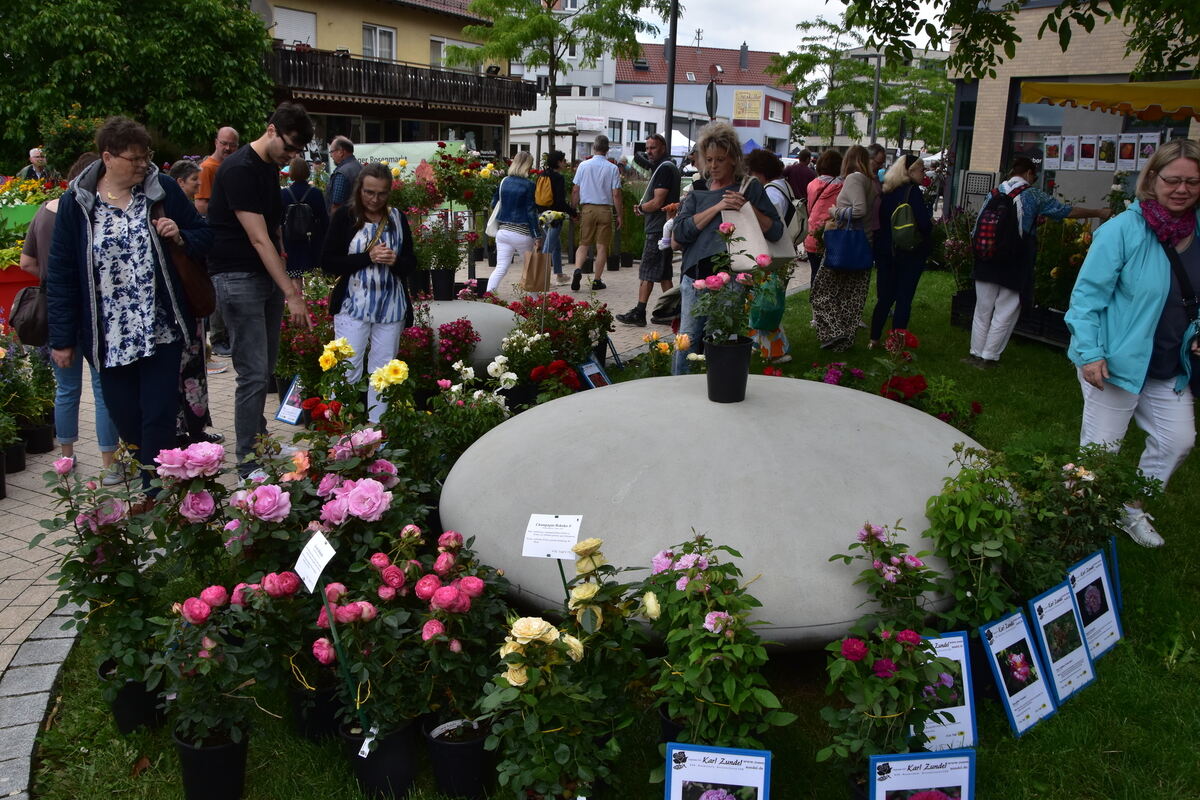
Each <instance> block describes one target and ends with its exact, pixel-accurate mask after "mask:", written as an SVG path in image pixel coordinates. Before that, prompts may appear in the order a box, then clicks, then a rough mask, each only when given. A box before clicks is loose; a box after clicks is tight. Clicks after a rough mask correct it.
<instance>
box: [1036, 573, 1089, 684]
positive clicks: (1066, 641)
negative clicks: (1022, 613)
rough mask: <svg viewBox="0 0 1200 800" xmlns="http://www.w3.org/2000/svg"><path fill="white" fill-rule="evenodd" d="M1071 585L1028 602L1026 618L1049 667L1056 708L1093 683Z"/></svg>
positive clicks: (1060, 587) (1064, 584)
mask: <svg viewBox="0 0 1200 800" xmlns="http://www.w3.org/2000/svg"><path fill="white" fill-rule="evenodd" d="M1071 595H1072V593H1071V585H1070V584H1069V583H1068V582H1067V581H1063V582H1062V583H1060V584H1059V585H1058V586H1055V587H1054V588H1052V589H1050V591H1048V592H1045V593H1043V594H1040V595H1038V596H1037V597H1035V598H1033V599H1032V600H1030V601H1029V619H1031V620H1032V621H1033V626H1034V632H1035V633H1036V634H1037V637H1038V641H1039V643H1040V644H1041V645H1042V652H1044V653H1045V654H1046V660H1047V662H1048V666H1049V667H1050V688H1051V689H1052V690H1053V691H1054V699H1055V700H1057V701H1058V704H1059V705H1062V704H1063V701H1064V700H1066V699H1067V698H1068V697H1070V696H1071V695H1073V694H1075V693H1076V692H1078V691H1079V690H1080V689H1082V688H1083V687H1085V686H1087V685H1088V684H1089V683H1091V682H1092V681H1093V680H1095V677H1096V674H1095V672H1094V671H1093V669H1092V659H1091V656H1089V655H1088V646H1087V643H1086V641H1085V640H1084V635H1083V621H1082V619H1081V618H1080V616H1079V609H1078V608H1076V607H1075V600H1074V598H1073V597H1072V596H1071Z"/></svg>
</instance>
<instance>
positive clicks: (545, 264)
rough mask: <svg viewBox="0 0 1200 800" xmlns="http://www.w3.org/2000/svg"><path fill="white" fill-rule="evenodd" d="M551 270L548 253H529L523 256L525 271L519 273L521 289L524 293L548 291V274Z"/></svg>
mask: <svg viewBox="0 0 1200 800" xmlns="http://www.w3.org/2000/svg"><path fill="white" fill-rule="evenodd" d="M552 270H553V267H552V265H551V261H550V253H539V252H537V251H532V250H531V251H530V252H528V253H526V254H525V270H524V272H522V273H521V289H522V290H524V291H526V292H548V291H550V273H551V271H552Z"/></svg>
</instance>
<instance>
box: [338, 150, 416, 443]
mask: <svg viewBox="0 0 1200 800" xmlns="http://www.w3.org/2000/svg"><path fill="white" fill-rule="evenodd" d="M391 190H392V175H391V173H390V172H389V171H388V168H387V167H385V166H383V165H382V164H377V163H375V164H367V165H366V166H364V167H363V168H362V171H361V172H359V173H358V178H357V180H355V182H354V189H353V190H352V192H351V194H350V202H349V203H348V204H346V205H344V206H342V207H341V208H339V209H338V210H337V211H335V212H334V214H333V217H332V218H331V219H330V220H329V229H328V231H327V232H326V235H325V247H324V249H323V251H322V253H321V269H322V270H324V271H325V272H327V273H329V274H332V275H337V276H338V281H337V283H336V284H335V285H334V287H333V294H332V295H331V296H330V299H329V310H330V312H331V313H332V314H333V331H334V334H335V335H336V336H339V337H345V338H346V340H347V341H348V342H349V343H350V346H351V347H353V348H354V356H353V357H352V358H351V359H350V371H349V373H348V374H347V378H348V379H349V380H350V381H351V382H355V381H358V380H360V379H361V378H362V374H363V360H364V358H365V360H366V365H367V372H368V373H371V372H374V371H375V370H377V369H379V368H380V367H382V366H383V365H384V364H386V363H387V362H389V361H391V360H392V359H393V358H395V357H396V348H397V347H398V346H399V344H400V333H401V331H403V330H404V319H405V315H406V313H407V311H408V298H407V296H406V292H405V289H404V279H405V278H407V277H408V275H410V274H411V273H412V270H413V268H414V267H415V266H416V257H415V255H414V254H413V243H412V232H411V231H410V230H409V227H408V218H407V217H406V216H405V215H404V212H403V211H401V210H400V209H398V208H389V207H388V196H389V195H390V194H391ZM384 408H385V406H384V404H383V403H381V402H379V396H378V394H377V393H376V391H375V390H374V389H368V390H367V417H368V418H369V419H370V420H371V422H379V420H380V418H381V417H382V416H383V411H384Z"/></svg>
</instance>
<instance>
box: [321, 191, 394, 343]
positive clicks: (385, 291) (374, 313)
mask: <svg viewBox="0 0 1200 800" xmlns="http://www.w3.org/2000/svg"><path fill="white" fill-rule="evenodd" d="M389 221H390V224H389V225H388V226H387V228H386V229H385V230H384V232H383V235H382V236H380V238H379V243H380V244H383V245H387V246H388V247H390V248H391V249H392V250H394V251H396V252H397V253H399V252H400V246H401V245H402V244H404V242H403V238H404V232H403V230H402V228H401V227H400V212H399V211H398V210H396V209H394V208H393V209H389ZM377 227H379V223H375V222H364V223H363V226H362V228H360V229H359V230H358V232H357V233H355V234H354V238H353V239H351V240H350V248H349V252H350V253H363V252H366V250H367V245H368V244H370V242H371V239H372V238H374V236H375V229H376V228H377ZM406 310H407V303H406V302H405V300H404V286H403V285H401V283H400V279H399V278H397V277H396V276H395V275H393V274H392V271H391V269H390V268H389V267H388V266H387V265H386V264H372V265H371V266H369V267H366V268H364V269H360V270H359V271H358V272H356V273H354V274H353V275H351V276H350V283H349V286H348V287H347V291H346V299H345V301H344V302H343V303H342V309H341V311H339V312H338V313H339V314H345V315H346V316H348V317H350V318H351V319H356V320H359V321H361V322H370V323H373V324H376V325H380V324H389V323H396V322H400V321H401V320H403V319H404V313H405V311H406Z"/></svg>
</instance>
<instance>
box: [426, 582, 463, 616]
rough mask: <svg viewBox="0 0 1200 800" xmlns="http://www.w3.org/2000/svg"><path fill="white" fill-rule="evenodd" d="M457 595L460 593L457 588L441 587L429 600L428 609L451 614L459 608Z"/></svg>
mask: <svg viewBox="0 0 1200 800" xmlns="http://www.w3.org/2000/svg"><path fill="white" fill-rule="evenodd" d="M459 594H461V592H459V591H458V587H457V586H443V587H441V588H439V589H438V590H437V591H436V592H434V593H433V596H432V597H430V598H429V607H430V608H433V609H436V610H438V611H451V612H453V611H454V610H455V609H456V608H458V606H459V599H458V596H459ZM418 596H419V595H418Z"/></svg>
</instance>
